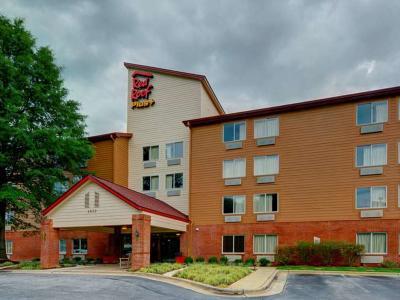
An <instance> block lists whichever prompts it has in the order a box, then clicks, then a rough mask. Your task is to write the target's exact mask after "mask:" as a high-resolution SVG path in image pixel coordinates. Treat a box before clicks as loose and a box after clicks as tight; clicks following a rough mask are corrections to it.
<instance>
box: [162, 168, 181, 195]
mask: <svg viewBox="0 0 400 300" xmlns="http://www.w3.org/2000/svg"><path fill="white" fill-rule="evenodd" d="M176 174H182V186H181V187H172V188H169V187H167V176H169V175H173V181H172V183H173V185H175V175H176ZM184 186H185V177H184V175H183V171H181V172H175V173H167V174H165V190H166V191H175V190H180V191H181V190H183V188H184Z"/></svg>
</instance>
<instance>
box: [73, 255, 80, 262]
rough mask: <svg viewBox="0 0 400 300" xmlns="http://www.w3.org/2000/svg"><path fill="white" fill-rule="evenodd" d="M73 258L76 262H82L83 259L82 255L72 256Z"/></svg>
mask: <svg viewBox="0 0 400 300" xmlns="http://www.w3.org/2000/svg"><path fill="white" fill-rule="evenodd" d="M72 260H73V261H74V262H76V263H80V262H81V261H82V257H79V256H77V257H74V258H72Z"/></svg>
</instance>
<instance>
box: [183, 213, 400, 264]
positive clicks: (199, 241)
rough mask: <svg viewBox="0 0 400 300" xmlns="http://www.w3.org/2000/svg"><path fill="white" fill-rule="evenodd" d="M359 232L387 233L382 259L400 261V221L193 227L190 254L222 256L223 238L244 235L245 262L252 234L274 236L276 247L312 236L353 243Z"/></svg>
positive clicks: (251, 243) (251, 247) (251, 245)
mask: <svg viewBox="0 0 400 300" xmlns="http://www.w3.org/2000/svg"><path fill="white" fill-rule="evenodd" d="M196 228H198V230H196ZM361 232H386V233H387V244H388V255H386V256H385V259H387V260H393V261H397V262H400V256H399V233H400V220H368V221H327V222H292V223H283V222H280V223H277V222H276V223H273V222H271V223H266V222H264V223H257V224H223V225H199V226H196V225H194V226H193V229H192V238H191V253H190V255H191V256H193V257H197V256H203V257H209V256H221V252H222V236H223V235H231V234H237V235H245V255H244V257H243V258H244V259H247V258H249V257H254V255H253V235H254V234H277V236H278V245H293V244H296V243H297V242H298V241H310V242H312V241H313V238H314V236H317V237H319V238H321V241H324V240H325V241H326V240H335V241H348V242H352V243H355V242H356V234H357V233H361Z"/></svg>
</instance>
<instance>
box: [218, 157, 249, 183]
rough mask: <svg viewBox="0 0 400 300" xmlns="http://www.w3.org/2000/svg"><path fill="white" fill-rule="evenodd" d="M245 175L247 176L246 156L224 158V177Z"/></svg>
mask: <svg viewBox="0 0 400 300" xmlns="http://www.w3.org/2000/svg"><path fill="white" fill-rule="evenodd" d="M245 176H246V160H245V159H244V158H237V159H231V160H224V166H223V177H224V178H237V177H245Z"/></svg>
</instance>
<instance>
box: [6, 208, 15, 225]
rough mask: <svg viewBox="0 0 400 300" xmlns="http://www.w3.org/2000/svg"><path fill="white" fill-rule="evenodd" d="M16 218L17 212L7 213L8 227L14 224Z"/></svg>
mask: <svg viewBox="0 0 400 300" xmlns="http://www.w3.org/2000/svg"><path fill="white" fill-rule="evenodd" d="M14 216H15V212H13V211H6V218H5V221H6V225H11V224H12V221H13V218H14Z"/></svg>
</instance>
